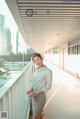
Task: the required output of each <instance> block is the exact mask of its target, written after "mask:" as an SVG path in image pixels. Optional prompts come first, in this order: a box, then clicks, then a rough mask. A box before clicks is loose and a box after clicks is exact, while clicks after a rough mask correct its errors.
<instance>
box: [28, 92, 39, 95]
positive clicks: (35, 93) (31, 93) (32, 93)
mask: <svg viewBox="0 0 80 119" xmlns="http://www.w3.org/2000/svg"><path fill="white" fill-rule="evenodd" d="M28 95H29V96H37V95H38V91H32V92H30V93H29V94H28Z"/></svg>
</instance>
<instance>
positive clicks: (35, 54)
mask: <svg viewBox="0 0 80 119" xmlns="http://www.w3.org/2000/svg"><path fill="white" fill-rule="evenodd" d="M34 57H39V58H40V59H42V56H41V54H39V53H33V55H32V60H33V59H34Z"/></svg>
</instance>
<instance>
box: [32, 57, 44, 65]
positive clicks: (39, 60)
mask: <svg viewBox="0 0 80 119" xmlns="http://www.w3.org/2000/svg"><path fill="white" fill-rule="evenodd" d="M33 62H34V63H35V64H36V65H37V66H38V67H41V66H42V64H43V63H42V59H41V58H40V57H38V56H35V57H34V58H33Z"/></svg>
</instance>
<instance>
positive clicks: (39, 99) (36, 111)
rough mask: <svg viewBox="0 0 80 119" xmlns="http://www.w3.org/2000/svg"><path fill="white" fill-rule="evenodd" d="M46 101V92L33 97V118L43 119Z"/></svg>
mask: <svg viewBox="0 0 80 119" xmlns="http://www.w3.org/2000/svg"><path fill="white" fill-rule="evenodd" d="M45 101H46V95H45V94H44V93H43V94H40V95H38V96H35V97H32V110H33V119H42V118H41V115H42V111H43V108H44V105H45Z"/></svg>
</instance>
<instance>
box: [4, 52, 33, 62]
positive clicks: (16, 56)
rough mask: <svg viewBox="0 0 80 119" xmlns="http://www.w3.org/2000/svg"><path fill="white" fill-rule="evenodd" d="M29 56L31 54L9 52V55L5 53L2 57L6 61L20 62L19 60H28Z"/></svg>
mask: <svg viewBox="0 0 80 119" xmlns="http://www.w3.org/2000/svg"><path fill="white" fill-rule="evenodd" d="M31 56H32V54H21V53H19V54H14V53H11V54H10V55H7V56H5V57H4V59H5V60H6V61H10V62H20V61H23V60H24V61H30V60H31Z"/></svg>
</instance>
